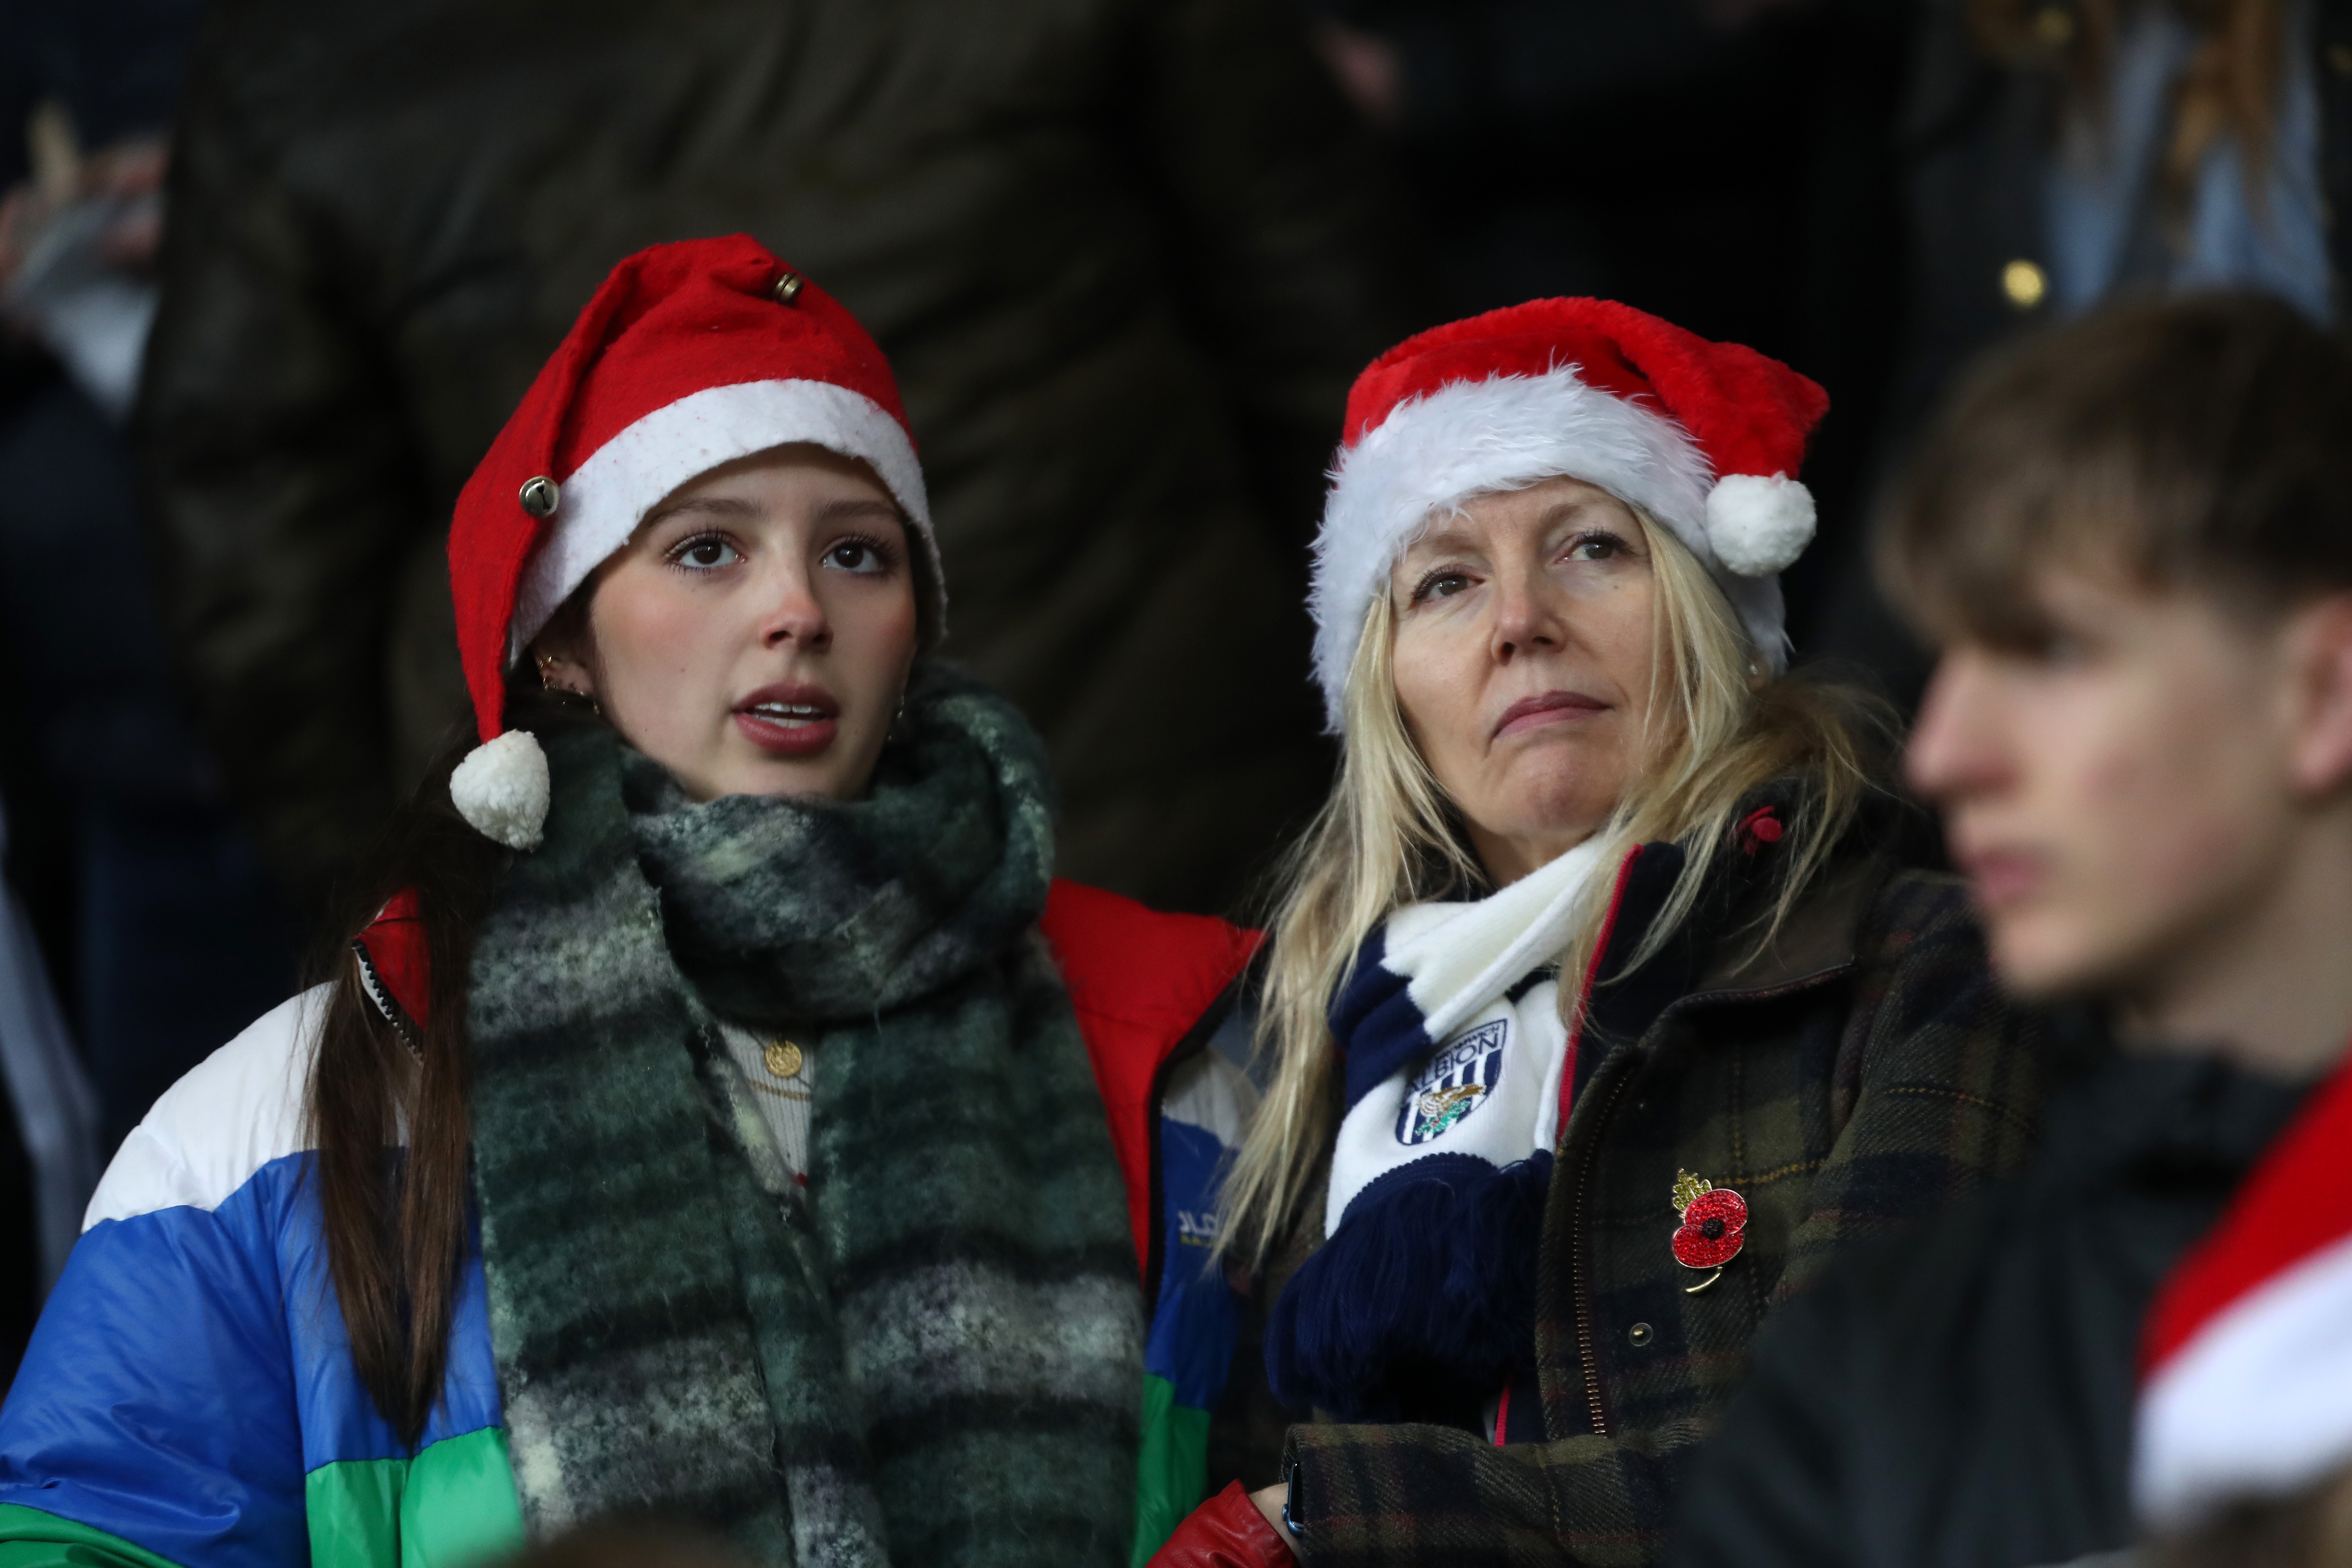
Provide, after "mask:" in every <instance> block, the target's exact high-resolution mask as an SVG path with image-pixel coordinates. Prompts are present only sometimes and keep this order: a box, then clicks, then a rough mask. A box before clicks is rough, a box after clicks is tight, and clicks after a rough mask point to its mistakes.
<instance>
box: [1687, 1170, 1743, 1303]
mask: <svg viewBox="0 0 2352 1568" xmlns="http://www.w3.org/2000/svg"><path fill="white" fill-rule="evenodd" d="M1675 1213H1676V1214H1678V1215H1682V1221H1683V1223H1682V1225H1681V1226H1680V1227H1679V1228H1677V1229H1676V1230H1675V1240H1674V1248H1675V1262H1677V1263H1679V1264H1681V1265H1682V1266H1683V1267H1684V1268H1692V1269H1713V1270H1714V1272H1713V1273H1711V1274H1709V1275H1707V1277H1706V1279H1702V1280H1700V1281H1699V1282H1698V1283H1697V1284H1696V1285H1690V1286H1685V1288H1684V1290H1683V1294H1685V1296H1696V1295H1697V1294H1698V1293H1699V1292H1700V1291H1702V1290H1704V1289H1706V1288H1707V1287H1708V1286H1710V1285H1712V1284H1714V1283H1715V1282H1716V1281H1717V1280H1718V1279H1722V1278H1723V1266H1724V1265H1725V1264H1727V1263H1728V1262H1730V1261H1731V1260H1732V1259H1733V1258H1737V1257H1738V1256H1739V1248H1740V1247H1741V1245H1742V1244H1743V1243H1744V1242H1745V1241H1746V1240H1747V1237H1746V1234H1745V1233H1746V1231H1747V1229H1748V1200H1747V1199H1745V1198H1743V1197H1741V1196H1740V1195H1739V1194H1738V1193H1735V1192H1733V1191H1732V1190H1731V1189H1730V1188H1729V1187H1718V1186H1717V1185H1716V1184H1714V1183H1713V1182H1710V1181H1708V1180H1707V1179H1706V1177H1705V1176H1694V1175H1692V1174H1691V1173H1689V1172H1688V1171H1679V1172H1677V1173H1675Z"/></svg>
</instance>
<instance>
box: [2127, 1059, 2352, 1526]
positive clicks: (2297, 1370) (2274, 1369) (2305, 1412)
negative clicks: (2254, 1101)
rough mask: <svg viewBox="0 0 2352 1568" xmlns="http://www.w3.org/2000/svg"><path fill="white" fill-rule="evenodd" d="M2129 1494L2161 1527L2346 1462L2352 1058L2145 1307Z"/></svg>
mask: <svg viewBox="0 0 2352 1568" xmlns="http://www.w3.org/2000/svg"><path fill="white" fill-rule="evenodd" d="M2141 1363H2142V1369H2143V1376H2142V1381H2141V1386H2140V1398H2139V1411H2138V1422H2137V1434H2136V1441H2135V1443H2134V1445H2133V1457H2132V1495H2133V1501H2134V1503H2135V1505H2136V1506H2137V1510H2138V1511H2139V1514H2140V1517H2141V1519H2142V1521H2143V1522H2144V1523H2146V1524H2147V1526H2149V1527H2150V1528H2151V1529H2154V1530H2158V1531H2173V1530H2179V1529H2182V1528H2184V1527H2189V1526H2193V1525H2195V1524H2197V1523H2198V1522H2200V1521H2203V1520H2205V1519H2208V1518H2210V1517H2211V1516H2212V1515H2213V1514H2214V1513H2215V1512H2216V1511H2218V1510H2221V1509H2223V1508H2225V1507H2227V1506H2229V1505H2230V1504H2231V1503H2235V1502H2241V1501H2258V1500H2263V1499H2269V1498H2278V1497H2284V1496H2288V1495H2291V1494H2293V1493H2294V1492H2297V1491H2301V1490H2303V1489H2306V1488H2308V1487H2311V1486H2313V1485H2315V1484H2316V1483H2317V1482H2319V1481H2321V1480H2322V1479H2326V1477H2328V1476H2329V1475H2331V1474H2333V1473H2334V1472H2336V1471H2337V1470H2339V1469H2341V1468H2344V1467H2346V1466H2347V1465H2352V1065H2347V1067H2346V1068H2343V1069H2340V1070H2339V1071H2338V1072H2337V1073H2336V1077H2335V1079H2334V1080H2333V1081H2332V1082H2330V1083H2329V1084H2328V1085H2326V1087H2325V1088H2324V1089H2320V1090H2318V1091H2317V1093H2316V1094H2315V1097H2314V1099H2313V1101H2312V1103H2311V1104H2309V1105H2307V1106H2306V1107H2305V1109H2304V1110H2303V1111H2302V1112H2301V1113H2300V1114H2299V1115H2298V1116H2297V1117H2296V1119H2295V1121H2294V1123H2293V1124H2291V1125H2290V1126H2289V1127H2288V1129H2287V1131H2285V1132H2284V1133H2283V1134H2281V1136H2280V1137H2279V1140H2278V1142H2275V1143H2274V1144H2273V1145H2272V1147H2271V1150H2270V1152H2268V1153H2266V1154H2265V1155H2264V1156H2263V1160H2262V1163H2260V1164H2259V1165H2257V1166H2256V1167H2255V1170H2254V1173H2252V1175H2251V1176H2249V1177H2248V1178H2247V1180H2246V1183H2245V1184H2244V1185H2243V1186H2242V1188H2241V1189H2240V1190H2239V1193H2238V1195H2237V1197H2236V1198H2235V1199H2234V1200H2233V1201H2232V1202H2231V1206H2230V1209H2229V1212H2228V1213H2227V1214H2226V1215H2224V1216H2223V1218H2222V1220H2221V1224H2220V1225H2219V1226H2216V1227H2215V1229H2214V1231H2213V1233H2212V1234H2211V1235H2210V1236H2209V1237H2207V1238H2206V1239H2205V1240H2204V1241H2203V1242H2201V1243H2200V1244H2199V1246H2198V1247H2197V1248H2196V1249H2195V1250H2194V1251H2192V1252H2191V1253H2190V1254H2189V1256H2188V1257H2187V1258H2184V1259H2183V1260H2182V1262H2181V1263H2180V1265H2179V1268H2176V1269H2175V1270H2174V1272H2173V1274H2172V1276H2171V1278H2169V1279H2167V1280H2166V1281H2165V1284H2164V1287H2163V1289H2162V1290H2161V1291H2159V1293H2158V1297H2157V1300H2156V1304H2155V1306H2154V1307H2153V1308H2151V1309H2150V1310H2149V1313H2148V1317H2147V1325H2146V1329H2145V1333H2144V1336H2143V1341H2142V1354H2141Z"/></svg>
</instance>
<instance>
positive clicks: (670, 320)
mask: <svg viewBox="0 0 2352 1568" xmlns="http://www.w3.org/2000/svg"><path fill="white" fill-rule="evenodd" d="M795 442H808V443H811V444H813V445H815V446H818V447H824V448H825V449H826V450H828V451H832V452H837V453H839V454H841V455H842V456H844V457H847V458H858V459H860V460H861V461H863V462H865V463H866V465H867V466H868V467H870V468H872V469H873V470H874V473H875V476H876V477H877V479H880V480H881V482H882V484H883V486H884V488H885V489H887V490H888V491H889V492H890V495H891V497H892V499H893V500H896V501H897V502H898V506H899V508H900V510H903V511H904V512H905V513H906V515H907V519H908V522H909V524H910V525H911V527H912V530H913V531H914V532H915V533H916V534H917V535H918V536H919V539H920V541H921V543H920V546H919V548H920V550H921V552H922V555H923V560H924V563H925V564H926V566H927V567H928V571H927V572H926V573H925V574H923V578H924V579H925V586H926V588H927V589H928V592H929V602H928V603H927V604H926V605H925V609H926V611H927V615H926V616H925V619H926V622H927V626H926V633H927V636H929V637H937V636H938V635H939V632H940V629H941V626H942V625H943V622H944V618H945V612H946V603H945V599H944V597H943V589H942V587H941V584H942V583H943V582H944V578H943V577H942V575H941V574H940V566H939V549H938V544H937V542H936V541H935V540H934V539H933V537H932V532H931V516H930V502H929V498H928V497H927V496H926V495H925V493H924V489H923V471H922V468H921V465H920V464H919V462H918V461H917V460H916V457H915V439H914V434H913V432H912V430H910V429H909V428H908V424H907V414H906V410H905V408H904V407H903V406H902V405H900V403H899V401H898V384H897V382H896V381H895V380H894V379H893V378H892V376H891V374H890V366H889V363H888V362H887V360H885V359H884V358H883V357H882V351H881V350H880V349H879V348H878V347H877V346H876V345H875V342H874V340H873V339H872V338H871V337H869V336H868V335H867V334H866V329H865V328H863V327H861V326H859V325H858V324H857V321H856V318H855V317H853V316H851V315H850V313H849V312H848V311H847V310H845V309H843V308H842V306H841V305H840V303H839V302H838V301H836V300H834V298H833V297H832V296H831V295H829V294H827V293H825V292H824V290H823V289H819V288H818V287H817V286H816V285H815V284H814V283H812V282H809V281H808V280H807V279H805V278H803V276H802V275H801V274H800V273H798V272H796V271H795V270H793V268H789V267H787V266H785V265H784V263H782V261H779V260H778V259H777V258H775V257H774V256H773V255H772V254H771V253H770V252H769V251H768V249H767V248H766V247H764V246H762V245H761V244H760V243H759V242H758V241H757V240H754V239H751V237H748V236H744V235H734V236H731V237H727V238H724V239H697V240H683V241H679V242H677V243H675V244H671V245H657V246H655V247H652V248H650V249H647V250H641V251H639V252H637V254H635V256H632V257H629V258H627V259H625V260H624V261H623V262H622V263H621V264H620V265H619V266H617V267H615V268H613V271H612V275H611V276H610V277H608V278H606V279H604V284H603V286H602V287H600V288H599V289H597V290H596V293H595V296H594V298H593V299H591V300H589V301H588V305H587V308H586V309H584V310H582V311H581V313H580V319H579V321H576V322H574V323H573V324H572V331H571V332H570V334H569V335H567V336H566V337H565V338H564V340H563V342H562V345H561V346H560V347H558V348H557V350H556V351H555V354H554V357H553V358H551V359H550V360H549V361H548V362H547V365H546V368H545V369H543V370H541V372H540V373H539V378H538V379H537V380H536V381H534V382H532V383H531V384H530V391H528V392H526V393H525V394H524V395H523V398H522V402H521V404H520V405H518V406H517V407H516V409H515V412H514V415H513V416H512V417H511V418H509V420H508V421H507V424H506V427H505V428H504V429H503V430H501V431H499V437H498V439H497V440H496V441H494V442H493V443H491V446H490V450H489V453H488V456H486V457H484V458H483V459H482V461H481V466H480V467H478V468H476V469H475V470H474V475H473V478H472V479H468V480H467V482H466V488H465V489H464V490H463V491H462V492H461V493H460V494H459V496H458V498H457V514H456V516H455V518H454V519H453V520H452V521H451V524H450V529H449V583H450V588H451V592H452V595H453V596H454V597H455V599H456V601H457V651H458V655H459V657H460V658H461V659H462V660H463V662H464V665H465V670H466V688H467V691H468V692H469V693H470V694H471V695H472V697H473V701H474V717H475V722H476V725H477V728H478V731H479V733H480V735H481V740H482V743H481V744H480V745H479V746H478V747H477V748H475V750H474V751H472V752H469V753H468V754H467V757H466V758H465V760H464V761H463V762H462V763H459V764H458V766H457V772H456V773H454V774H452V775H451V777H450V780H449V795H450V798H451V800H452V802H453V803H454V804H455V805H457V810H458V813H459V814H460V815H461V816H464V817H465V819H466V820H467V822H468V823H470V824H472V825H473V826H474V827H475V828H477V829H478V830H479V831H480V832H481V833H483V834H485V835H486V836H488V837H491V838H494V839H496V840H497V841H498V842H499V843H500V844H503V845H506V846H507V847H509V848H513V849H530V848H535V847H538V844H539V842H540V837H541V829H542V827H543V826H544V825H545V823H546V819H547V807H548V791H549V781H548V773H547V759H546V756H545V755H544V754H543V753H542V752H541V751H540V748H539V743H538V742H537V741H536V740H534V739H533V738H532V737H531V736H530V734H529V733H528V732H526V731H507V730H506V729H505V726H504V707H505V697H506V679H507V671H508V670H509V668H511V667H512V666H513V665H514V664H515V662H516V661H518V660H519V659H520V658H522V656H523V650H524V648H525V647H527V646H528V645H529V643H530V639H531V638H532V637H536V636H537V635H538V634H539V632H540V630H541V628H542V627H543V626H546V625H547V622H548V620H549V618H550V617H551V616H553V615H554V614H555V612H556V610H557V608H558V607H560V606H561V605H562V603H563V601H564V600H565V599H566V598H567V597H569V596H570V595H571V594H572V591H573V590H574V589H576V588H578V587H579V586H580V585H581V584H583V583H584V582H586V581H587V580H588V577H589V574H591V573H593V571H595V569H596V568H597V566H599V565H600V564H602V563H603V562H604V560H605V558H606V557H608V556H610V555H611V554H613V552H615V551H617V550H619V549H620V548H621V547H622V546H623V545H625V544H626V543H627V542H629V538H630V536H631V535H632V534H634V533H635V531H636V528H637V524H638V523H640V522H641V521H644V520H645V516H646V512H647V511H649V510H651V509H652V508H653V506H654V505H655V503H656V502H658V501H659V500H662V499H663V498H664V497H666V496H667V495H668V494H669V493H670V492H671V491H673V490H675V489H677V488H678V487H679V486H680V485H683V484H685V483H686V482H687V481H688V480H689V479H696V478H698V477H699V476H700V475H703V474H706V473H708V472H709V471H710V470H711V469H713V468H718V467H719V466H720V465H721V464H724V463H730V462H733V461H734V460H735V459H737V458H748V457H751V456H752V455H754V454H756V453H759V452H764V451H767V450H769V449H770V448H772V447H782V446H786V445H789V444H792V443H795Z"/></svg>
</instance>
